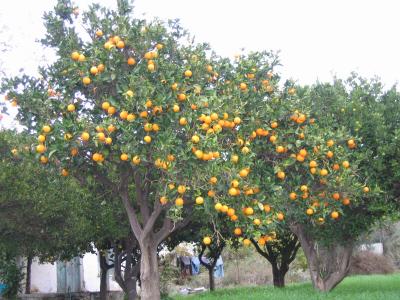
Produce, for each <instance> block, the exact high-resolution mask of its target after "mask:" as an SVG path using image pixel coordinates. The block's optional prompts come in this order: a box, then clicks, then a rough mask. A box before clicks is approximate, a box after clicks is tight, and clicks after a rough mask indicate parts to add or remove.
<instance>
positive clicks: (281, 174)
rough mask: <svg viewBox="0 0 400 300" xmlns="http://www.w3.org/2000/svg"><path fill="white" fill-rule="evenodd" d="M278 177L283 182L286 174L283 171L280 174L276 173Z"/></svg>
mask: <svg viewBox="0 0 400 300" xmlns="http://www.w3.org/2000/svg"><path fill="white" fill-rule="evenodd" d="M276 176H277V177H278V178H279V179H281V180H283V179H285V177H286V174H285V172H283V171H279V172H278V173H276Z"/></svg>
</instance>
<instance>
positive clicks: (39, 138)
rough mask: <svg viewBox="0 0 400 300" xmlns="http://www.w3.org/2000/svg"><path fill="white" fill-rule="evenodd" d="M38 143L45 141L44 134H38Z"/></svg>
mask: <svg viewBox="0 0 400 300" xmlns="http://www.w3.org/2000/svg"><path fill="white" fill-rule="evenodd" d="M37 140H38V142H39V143H44V142H45V141H46V136H44V135H43V134H40V135H39V136H38V138H37Z"/></svg>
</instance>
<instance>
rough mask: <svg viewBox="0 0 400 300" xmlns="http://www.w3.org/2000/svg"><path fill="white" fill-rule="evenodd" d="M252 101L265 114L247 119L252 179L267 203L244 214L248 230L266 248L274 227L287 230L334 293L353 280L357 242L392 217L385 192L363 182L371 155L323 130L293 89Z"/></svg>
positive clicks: (339, 133) (323, 286) (316, 278)
mask: <svg viewBox="0 0 400 300" xmlns="http://www.w3.org/2000/svg"><path fill="white" fill-rule="evenodd" d="M249 94H250V93H249ZM252 102H253V106H255V105H256V104H259V109H258V110H257V111H251V112H250V113H248V112H247V114H244V115H243V116H242V119H243V122H244V123H246V124H249V127H248V128H247V132H246V128H243V132H242V134H243V140H244V143H249V146H248V147H249V148H250V149H251V151H252V152H253V153H254V155H253V156H252V158H253V162H252V163H251V164H250V170H251V172H250V175H249V178H250V179H253V182H254V183H255V185H256V186H258V187H259V189H260V191H261V192H260V194H262V196H260V197H259V199H258V200H257V199H255V201H253V203H252V204H251V205H249V206H248V207H247V208H246V209H245V211H244V212H245V214H247V215H248V217H249V218H250V219H251V220H253V224H250V223H247V226H246V225H245V224H243V225H242V226H246V229H245V231H246V232H247V233H248V234H252V235H255V238H256V239H257V240H258V243H259V244H261V245H264V244H265V243H268V242H270V241H273V240H274V238H275V234H274V231H275V232H279V230H274V227H275V228H279V229H282V226H288V227H289V228H290V229H291V230H292V231H293V232H294V233H295V234H296V235H297V237H298V238H299V240H300V243H301V246H302V248H303V250H304V252H305V254H306V257H307V259H308V263H309V267H310V273H311V278H312V281H313V284H314V286H315V287H316V288H317V289H320V290H324V291H329V290H331V289H332V288H334V287H335V286H336V285H337V284H338V283H339V282H340V281H341V280H342V279H343V278H344V276H345V275H346V274H347V271H348V267H349V262H350V258H351V253H352V250H353V246H354V243H355V241H356V238H357V237H358V236H359V235H360V234H361V233H363V232H365V231H367V230H368V229H369V228H370V226H371V225H372V224H373V223H374V221H375V220H377V219H378V218H380V217H381V216H382V215H383V214H384V212H385V207H384V206H382V203H380V202H379V200H378V199H379V198H378V197H375V196H376V193H378V192H379V190H378V189H376V190H374V191H371V190H370V188H369V187H368V186H366V183H365V182H364V180H365V179H364V178H363V177H360V176H359V172H358V168H357V166H358V164H359V162H363V161H364V160H365V159H366V156H365V153H363V152H358V151H354V150H355V149H357V147H358V145H359V144H361V143H362V141H361V140H359V139H358V138H356V137H355V136H351V135H349V133H348V129H347V128H346V127H343V126H342V127H340V128H335V129H333V130H329V128H326V127H324V126H321V127H320V126H319V124H318V120H316V119H314V118H313V116H312V114H313V111H312V109H313V108H312V107H309V106H308V105H307V103H306V102H305V101H302V99H301V98H300V97H297V96H296V89H295V88H294V87H293V86H292V84H291V83H290V82H287V83H286V84H285V86H284V87H283V90H282V91H278V90H276V91H274V92H273V95H272V97H269V98H267V99H260V98H259V97H258V96H257V95H253V97H251V95H249V96H248V99H247V101H246V102H245V103H246V105H250V106H251V105H252ZM249 119H250V120H252V121H251V122H249V123H247V122H246V121H247V120H249ZM251 126H253V128H251ZM260 199H261V201H262V202H260ZM263 212H264V213H265V212H267V216H266V218H265V216H264V217H263ZM266 232H269V234H265V233H266ZM247 243H248V241H247Z"/></svg>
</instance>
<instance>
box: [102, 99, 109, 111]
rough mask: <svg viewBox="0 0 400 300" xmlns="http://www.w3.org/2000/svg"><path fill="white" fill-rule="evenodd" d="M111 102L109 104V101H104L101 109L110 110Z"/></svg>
mask: <svg viewBox="0 0 400 300" xmlns="http://www.w3.org/2000/svg"><path fill="white" fill-rule="evenodd" d="M110 106H111V105H110V102H107V101H104V102H103V103H102V104H101V108H102V109H104V110H108V109H109V108H110Z"/></svg>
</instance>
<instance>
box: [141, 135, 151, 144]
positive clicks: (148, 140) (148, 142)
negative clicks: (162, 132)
mask: <svg viewBox="0 0 400 300" xmlns="http://www.w3.org/2000/svg"><path fill="white" fill-rule="evenodd" d="M143 140H144V141H145V142H146V143H147V144H150V143H151V136H149V135H146V136H145V137H144V138H143Z"/></svg>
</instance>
